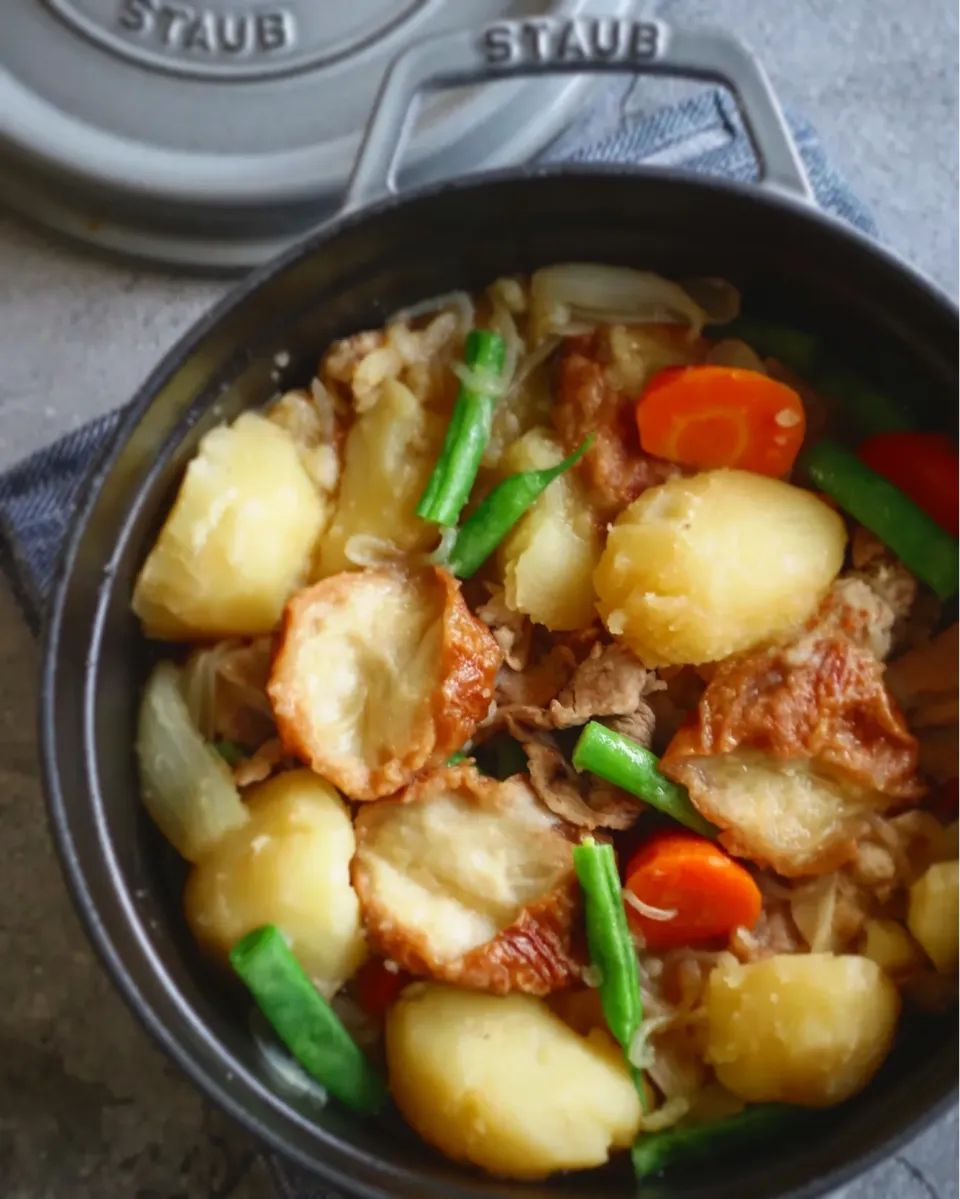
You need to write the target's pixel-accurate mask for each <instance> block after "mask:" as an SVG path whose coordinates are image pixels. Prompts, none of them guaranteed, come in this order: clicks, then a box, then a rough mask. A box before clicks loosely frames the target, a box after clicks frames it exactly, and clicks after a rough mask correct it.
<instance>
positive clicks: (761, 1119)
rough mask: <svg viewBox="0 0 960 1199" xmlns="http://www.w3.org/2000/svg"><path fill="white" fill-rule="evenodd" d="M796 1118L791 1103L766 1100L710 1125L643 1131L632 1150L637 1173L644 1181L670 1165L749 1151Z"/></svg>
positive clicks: (781, 1130)
mask: <svg viewBox="0 0 960 1199" xmlns="http://www.w3.org/2000/svg"><path fill="white" fill-rule="evenodd" d="M796 1119H797V1111H796V1109H795V1108H793V1107H790V1106H789V1105H788V1104H779V1103H763V1104H757V1105H755V1106H752V1107H748V1108H746V1109H745V1110H744V1111H742V1112H738V1113H737V1115H735V1116H727V1117H726V1119H723V1120H716V1121H713V1122H711V1123H709V1124H694V1125H691V1126H689V1127H685V1128H666V1129H664V1130H663V1132H652V1133H651V1132H648V1133H641V1135H640V1136H639V1137H638V1138H637V1141H636V1143H635V1144H634V1146H633V1149H632V1150H631V1157H632V1159H633V1172H634V1174H635V1175H636V1176H637V1180H638V1181H642V1180H643V1179H645V1178H649V1177H650V1176H651V1175H652V1174H660V1173H661V1172H662V1171H664V1170H667V1169H669V1168H670V1166H674V1165H686V1164H687V1163H690V1162H700V1161H708V1160H710V1159H711V1158H714V1157H720V1156H721V1155H724V1154H727V1153H735V1152H740V1153H749V1152H750V1150H751V1149H753V1148H754V1147H755V1146H756V1145H758V1144H759V1143H760V1142H762V1141H763V1140H765V1139H767V1138H768V1137H773V1136H775V1135H777V1134H778V1133H782V1132H785V1131H786V1130H787V1129H788V1128H789V1127H790V1125H791V1123H795V1121H796Z"/></svg>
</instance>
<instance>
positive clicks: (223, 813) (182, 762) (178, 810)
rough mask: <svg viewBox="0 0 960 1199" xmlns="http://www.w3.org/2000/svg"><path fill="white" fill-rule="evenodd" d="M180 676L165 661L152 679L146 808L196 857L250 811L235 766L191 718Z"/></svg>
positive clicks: (144, 736) (144, 716)
mask: <svg viewBox="0 0 960 1199" xmlns="http://www.w3.org/2000/svg"><path fill="white" fill-rule="evenodd" d="M180 678H181V676H180V671H179V670H178V669H177V667H176V666H174V664H173V663H172V662H160V663H159V664H158V665H157V666H155V667H154V669H153V672H152V673H151V675H150V678H149V679H148V680H147V685H146V688H145V689H144V692H143V699H142V700H141V701H140V718H139V721H138V725H137V760H138V763H139V766H140V794H141V797H142V799H143V804H144V807H145V808H146V809H147V811H148V812H149V813H150V816H151V818H152V819H153V821H154V823H155V824H156V825H157V827H158V828H159V829H160V831H161V833H163V835H164V836H165V837H166V839H167V840H168V841H169V842H170V844H171V845H172V846H173V847H174V849H175V850H176V851H177V853H179V854H180V855H181V856H182V857H184V858H186V859H187V861H188V862H196V861H198V860H199V859H200V858H201V857H202V856H203V855H204V854H205V853H208V852H209V851H210V850H211V849H212V848H213V847H214V846H215V845H217V844H218V842H220V841H221V840H222V839H223V838H224V837H225V836H226V835H227V834H228V833H230V832H232V831H233V830H235V829H238V828H242V827H243V826H244V825H245V824H246V823H247V821H248V820H249V818H250V814H249V812H248V811H247V808H246V806H245V805H244V803H243V801H242V800H241V798H240V793H239V791H238V790H237V788H236V785H235V784H234V781H233V775H232V774H231V772H230V768H229V766H228V765H227V763H226V762H225V761H224V759H223V758H222V757H221V755H220V754H219V753H217V751H216V749H215V748H214V747H213V746H212V745H210V744H209V743H208V742H206V741H204V739H203V738H202V737H201V736H200V733H199V731H198V730H197V727H196V725H195V724H194V723H193V722H192V721H191V719H190V713H189V711H188V710H187V703H186V700H185V699H184V697H183V692H182V691H181V688H180Z"/></svg>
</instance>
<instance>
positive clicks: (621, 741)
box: [573, 720, 717, 837]
mask: <svg viewBox="0 0 960 1199" xmlns="http://www.w3.org/2000/svg"><path fill="white" fill-rule="evenodd" d="M658 763H659V759H658V758H657V755H656V754H653V753H651V752H650V750H649V749H644V747H643V746H642V745H640V744H638V743H637V742H636V741H632V740H631V739H630V738H629V737H624V735H623V734H622V733H615V732H613V731H612V730H611V729H608V728H605V727H604V726H603V725H602V724H599V723H598V722H597V721H596V720H591V721H590V723H589V724H588V725H587V726H586V728H585V729H584V730H583V732H582V733H581V734H580V738H579V740H578V741H577V744H576V745H575V746H574V750H573V764H574V766H575V767H576V769H577V770H589V771H590V772H591V773H592V774H599V775H600V777H601V778H604V779H606V780H607V782H609V783H614V784H615V785H616V786H618V787H622V788H623V789H624V791H629V792H630V794H631V795H636V796H637V797H638V798H639V799H642V800H643V801H644V802H645V803H648V804H649V805H650V807H651V808H656V809H657V811H658V812H663V814H664V815H665V816H672V817H673V819H674V820H676V821H679V823H680V824H683V825H686V827H687V828H689V829H692V830H693V832H695V833H700V835H701V836H704V837H716V835H717V829H716V828H715V826H714V825H712V824H711V823H710V821H709V820H705V819H704V817H703V816H701V815H700V813H699V812H698V811H697V809H696V808H695V807H694V806H693V803H692V802H691V800H690V796H689V794H688V793H687V789H686V787H684V786H682V785H681V784H680V783H675V782H674V781H673V779H668V778H667V776H666V775H664V774H661V773H660V770H659V769H658Z"/></svg>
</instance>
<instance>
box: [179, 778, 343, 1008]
mask: <svg viewBox="0 0 960 1199" xmlns="http://www.w3.org/2000/svg"><path fill="white" fill-rule="evenodd" d="M248 796H249V798H248V800H247V805H246V806H247V809H248V811H249V814H250V819H249V821H248V823H247V824H245V825H244V827H243V828H240V829H237V830H235V831H234V832H233V833H231V834H229V835H228V836H226V837H224V838H223V839H222V840H221V841H220V842H219V843H218V844H217V845H216V846H215V847H214V848H213V849H212V850H211V851H210V852H208V853H207V854H205V855H204V857H203V858H202V859H201V860H200V862H199V863H198V864H197V865H196V866H195V867H194V869H193V871H192V872H191V874H190V877H189V878H188V879H187V886H186V890H185V892H184V898H183V906H184V914H185V915H186V918H187V923H188V924H189V926H190V929H191V931H192V932H193V935H194V937H195V938H196V940H197V942H198V944H199V945H200V946H201V948H202V949H204V950H205V951H206V952H207V953H208V954H210V955H211V957H213V958H214V959H215V960H219V961H225V960H226V958H227V955H228V954H229V952H230V949H231V947H232V946H233V945H234V944H236V942H237V941H238V940H239V939H240V938H241V937H243V936H245V935H246V934H247V933H248V932H250V931H251V930H253V929H255V928H259V927H260V926H261V925H264V924H275V925H277V927H278V928H279V929H280V931H281V932H282V933H283V935H284V937H286V939H287V942H288V944H289V945H290V948H291V949H292V950H293V953H294V956H295V957H296V959H297V961H298V962H299V963H300V965H301V966H302V967H303V969H304V970H305V971H306V972H307V975H308V977H309V978H310V981H311V983H312V984H313V985H314V986H315V987H316V988H317V989H318V990H319V991H320V992H321V993H322V994H324V995H326V996H331V995H333V994H334V993H335V992H336V991H337V990H338V989H339V988H340V987H341V986H342V985H343V984H344V983H345V982H346V981H347V979H348V978H350V977H351V975H353V973H354V972H355V971H356V970H357V969H358V968H359V966H360V965H361V964H362V963H363V960H364V958H365V957H366V954H367V950H366V944H365V941H364V935H363V929H362V928H361V924H360V904H359V901H358V900H357V896H356V893H355V892H354V890H353V887H351V885H350V859H351V858H352V857H353V852H354V847H355V840H354V835H353V825H352V824H351V822H350V813H349V812H348V811H347V808H346V806H345V804H344V803H343V801H342V800H341V799H340V797H339V795H337V793H336V791H334V789H333V788H332V787H331V786H330V785H329V783H325V782H324V781H323V779H321V778H318V776H317V775H315V774H313V773H312V772H311V771H309V770H292V771H288V772H287V773H285V774H278V775H275V776H274V777H273V778H271V779H269V780H268V781H267V782H265V783H260V784H259V785H257V786H255V787H253V788H251V789H250V791H249V792H248Z"/></svg>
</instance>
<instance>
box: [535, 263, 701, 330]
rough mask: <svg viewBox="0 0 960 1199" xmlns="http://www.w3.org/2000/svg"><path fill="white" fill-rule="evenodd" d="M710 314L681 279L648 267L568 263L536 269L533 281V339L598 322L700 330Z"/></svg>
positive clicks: (585, 327)
mask: <svg viewBox="0 0 960 1199" xmlns="http://www.w3.org/2000/svg"><path fill="white" fill-rule="evenodd" d="M709 319H710V318H709V314H708V313H707V312H706V311H704V309H703V308H701V307H700V305H699V304H697V303H695V302H694V301H693V300H692V299H691V298H690V296H689V295H688V294H687V293H686V292H685V291H684V290H683V288H682V287H680V286H679V285H678V284H676V283H672V282H671V281H670V280H669V279H664V278H662V276H660V275H654V274H651V273H650V272H649V271H634V270H630V269H629V268H628V267H618V266H603V265H600V264H598V263H567V264H565V265H562V266H552V267H546V268H545V269H544V270H541V271H537V272H536V274H535V275H534V276H533V279H532V280H531V284H530V321H531V330H532V334H533V341H534V343H535V344H536V343H538V342H539V341H540V339H541V338H542V337H544V336H546V335H547V334H550V333H553V334H558V335H560V336H561V337H569V336H573V335H576V334H579V333H587V332H589V331H590V330H591V329H593V328H594V327H596V326H597V325H632V324H641V325H642V324H651V323H653V324H672V325H689V326H690V327H691V328H692V329H693V330H694V331H695V332H697V333H699V332H700V330H701V329H702V328H703V326H704V325H705V324H706V323H707V321H708V320H709Z"/></svg>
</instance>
